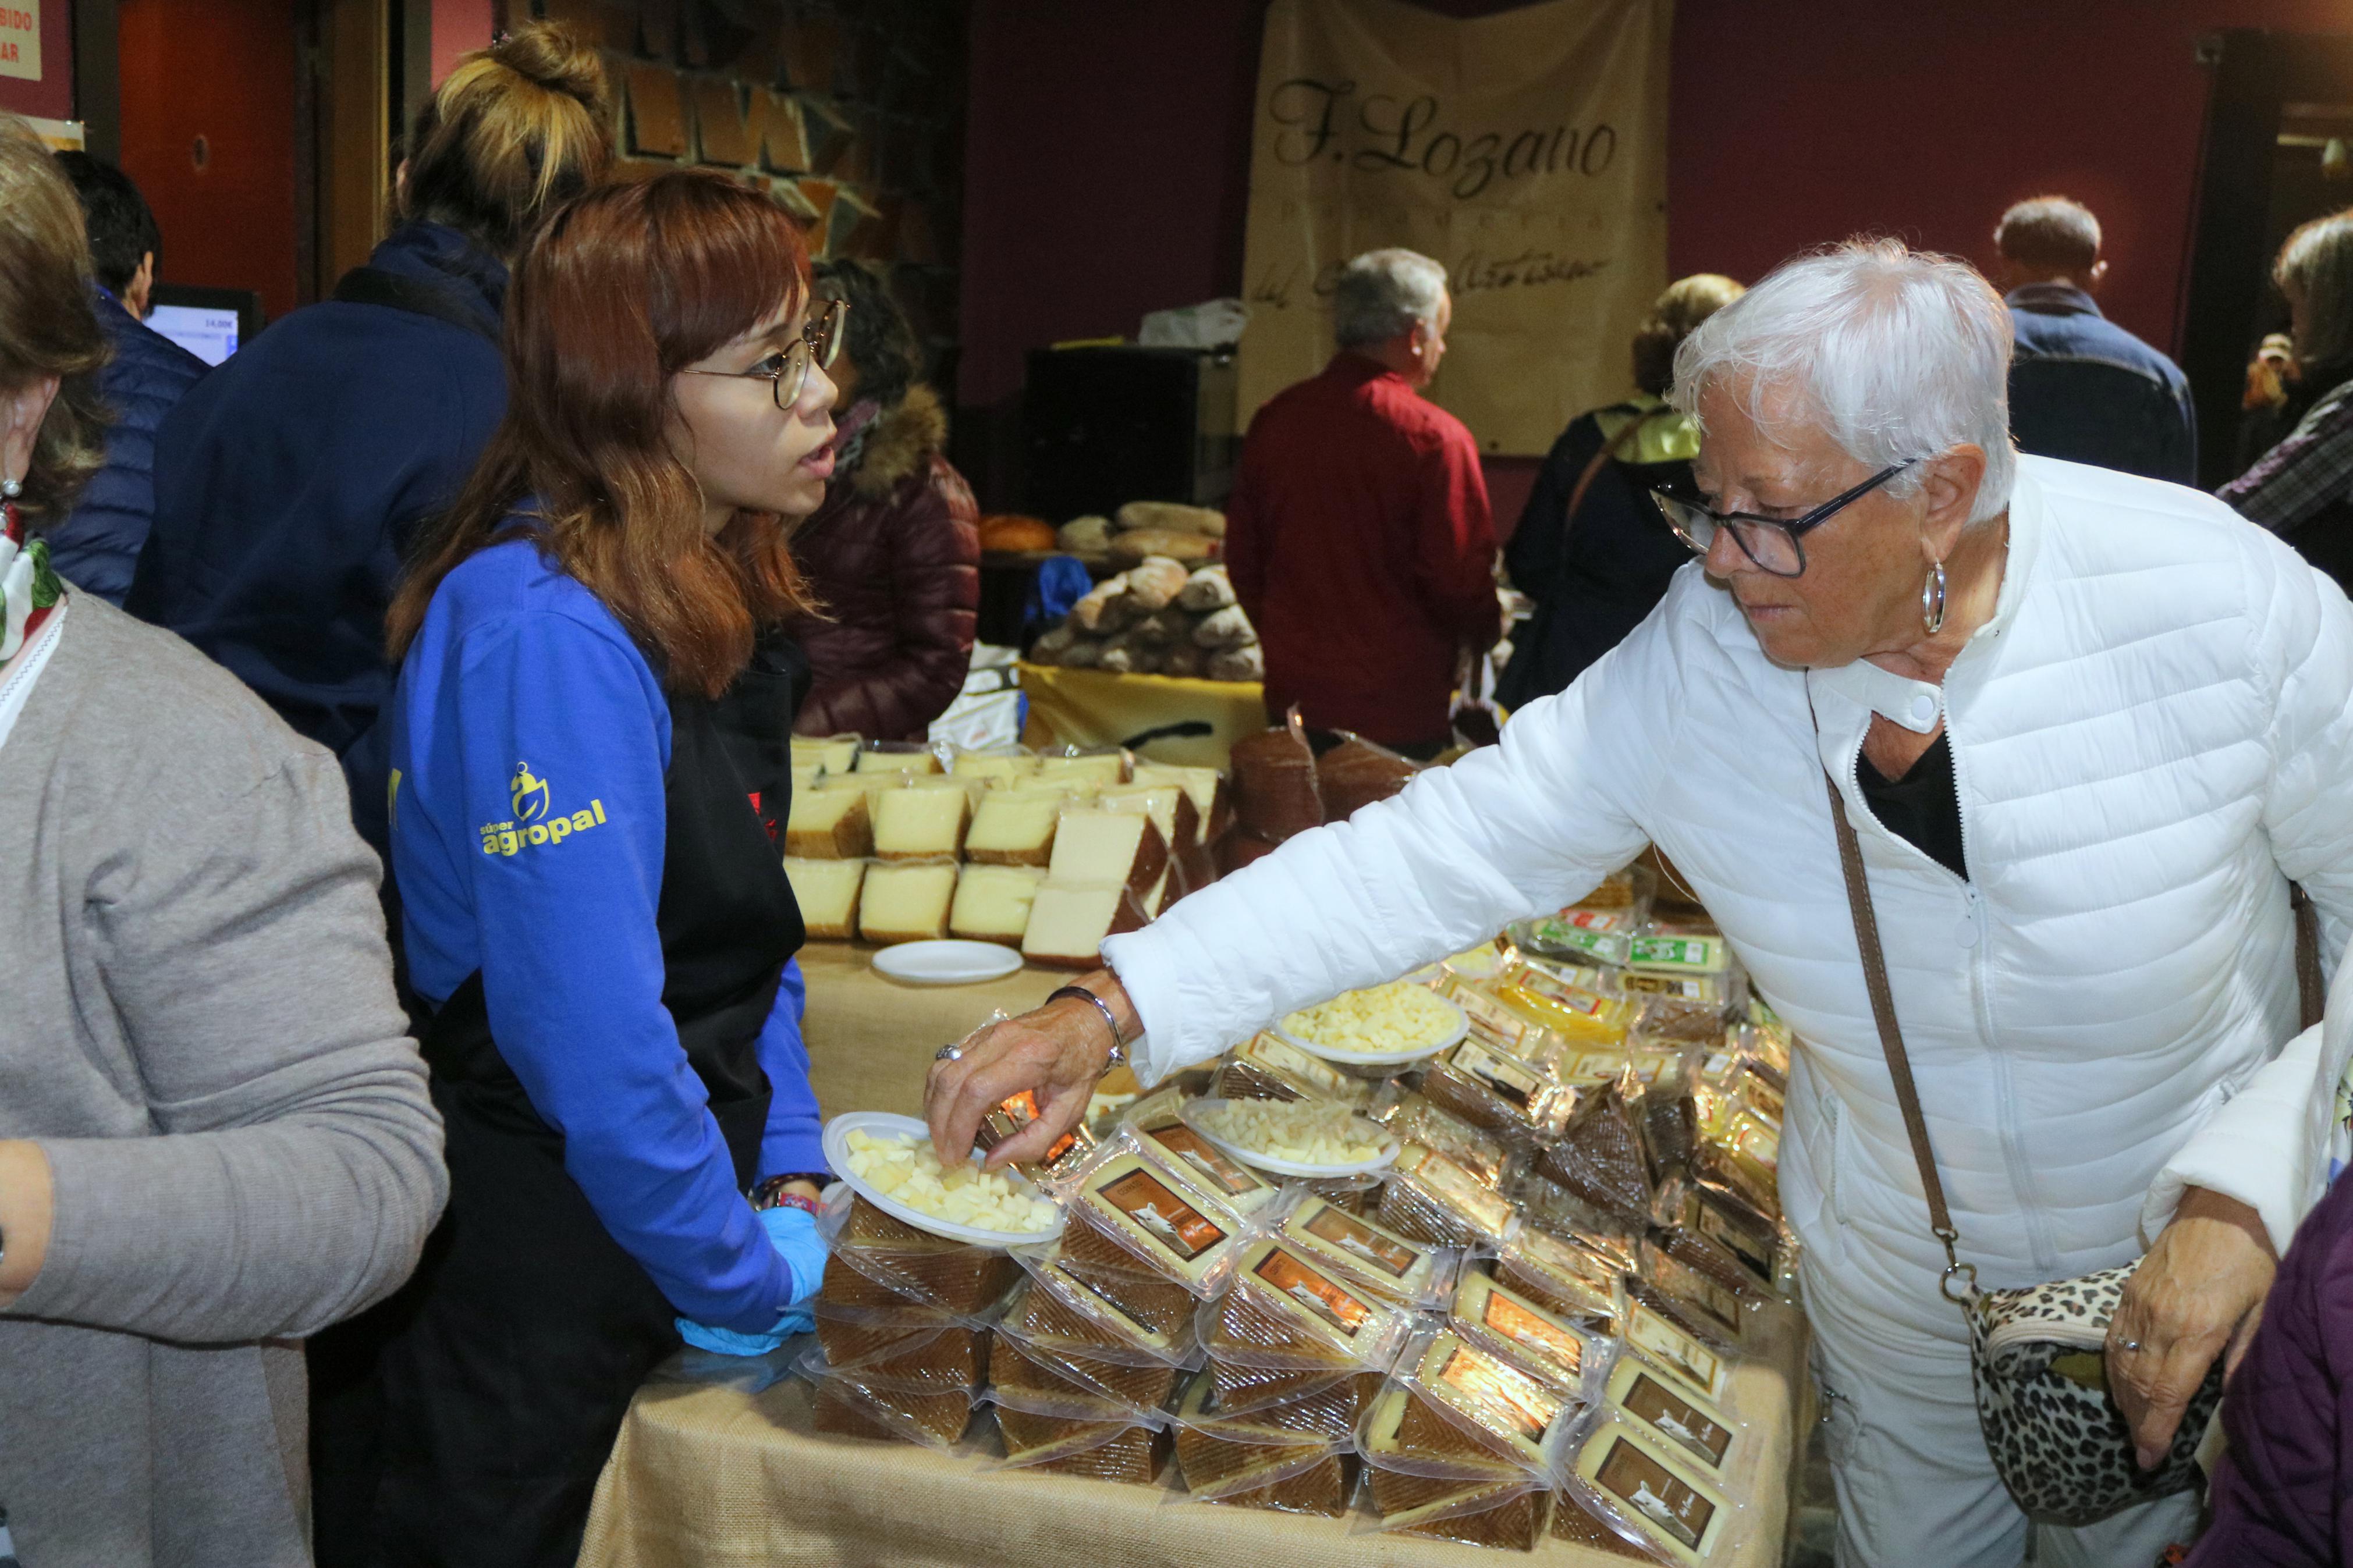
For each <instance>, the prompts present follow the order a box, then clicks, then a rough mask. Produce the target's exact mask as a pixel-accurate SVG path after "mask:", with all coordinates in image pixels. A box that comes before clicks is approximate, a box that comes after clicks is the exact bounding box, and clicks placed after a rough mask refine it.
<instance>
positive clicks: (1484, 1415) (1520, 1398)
mask: <svg viewBox="0 0 2353 1568" xmlns="http://www.w3.org/2000/svg"><path fill="white" fill-rule="evenodd" d="M1415 1381H1416V1383H1417V1384H1419V1388H1420V1391H1421V1393H1422V1394H1423V1396H1424V1397H1426V1398H1432V1399H1436V1400H1438V1401H1440V1403H1442V1404H1444V1405H1447V1406H1448V1407H1449V1408H1451V1409H1452V1410H1453V1411H1454V1412H1455V1413H1456V1414H1457V1415H1461V1416H1462V1417H1464V1418H1465V1419H1466V1420H1468V1421H1469V1422H1471V1424H1472V1425H1473V1426H1477V1427H1478V1428H1480V1429H1481V1430H1482V1431H1484V1432H1487V1433H1489V1434H1491V1435H1493V1436H1496V1437H1499V1438H1501V1439H1502V1440H1503V1441H1504V1446H1505V1447H1507V1448H1509V1449H1510V1451H1511V1452H1512V1453H1514V1455H1515V1456H1517V1457H1518V1458H1520V1459H1521V1461H1522V1462H1524V1463H1525V1464H1529V1465H1535V1466H1541V1465H1542V1464H1543V1463H1544V1459H1545V1454H1544V1442H1545V1435H1546V1433H1547V1432H1548V1431H1550V1430H1551V1429H1552V1426H1553V1424H1554V1422H1556V1421H1557V1420H1558V1419H1559V1418H1560V1416H1561V1414H1562V1412H1563V1411H1564V1410H1567V1409H1569V1408H1570V1405H1569V1401H1568V1400H1567V1396H1565V1395H1564V1394H1561V1393H1560V1392H1559V1391H1558V1390H1556V1389H1555V1388H1554V1387H1552V1386H1551V1385H1550V1384H1546V1382H1545V1381H1544V1380H1542V1379H1541V1378H1538V1377H1537V1376H1535V1374H1534V1373H1530V1372H1528V1371H1527V1370H1526V1369H1525V1368H1523V1367H1518V1366H1514V1365H1513V1364H1512V1363H1510V1362H1507V1361H1505V1360H1504V1358H1503V1357H1502V1356H1499V1355H1496V1354H1493V1353H1492V1352H1487V1351H1483V1350H1481V1349H1480V1348H1479V1347H1478V1346H1476V1345H1473V1344H1469V1343H1467V1342H1464V1341H1463V1339H1462V1338H1461V1335H1459V1334H1456V1333H1454V1332H1453V1331H1451V1330H1450V1331H1443V1332H1441V1333H1440V1334H1439V1335H1438V1337H1437V1338H1436V1339H1435V1340H1433V1341H1432V1342H1430V1348H1429V1350H1428V1351H1426V1352H1423V1355H1422V1359H1421V1363H1420V1366H1419V1368H1418V1369H1417V1371H1416V1373H1415Z"/></svg>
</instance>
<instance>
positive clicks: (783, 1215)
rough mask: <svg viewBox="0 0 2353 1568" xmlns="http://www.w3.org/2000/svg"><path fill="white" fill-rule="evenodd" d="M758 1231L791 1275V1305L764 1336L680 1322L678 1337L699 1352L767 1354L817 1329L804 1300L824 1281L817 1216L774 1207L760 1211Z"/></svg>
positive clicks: (813, 1293) (805, 1210) (823, 1242)
mask: <svg viewBox="0 0 2353 1568" xmlns="http://www.w3.org/2000/svg"><path fill="white" fill-rule="evenodd" d="M758 1217H759V1221H760V1228H761V1229H763V1230H765V1231H766V1232H767V1233H768V1245H769V1246H771V1247H775V1248H776V1252H777V1254H778V1255H779V1256H780V1257H782V1258H784V1260H785V1267H786V1268H787V1269H789V1270H791V1271H792V1276H793V1304H792V1305H791V1306H790V1307H788V1308H786V1310H785V1314H784V1316H783V1317H781V1318H778V1319H777V1320H776V1327H775V1328H773V1329H770V1330H769V1331H767V1332H766V1333H765V1334H746V1333H740V1332H738V1331H735V1330H733V1329H717V1328H713V1327H712V1326H711V1325H710V1324H709V1323H698V1322H695V1321H693V1320H691V1319H689V1318H681V1319H679V1320H678V1331H679V1334H680V1337H681V1338H682V1339H684V1340H685V1341H686V1342H687V1343H688V1344H691V1345H692V1346H694V1347H695V1348H696V1349H697V1350H706V1351H715V1352H718V1353H719V1354H721V1355H766V1354H767V1353H768V1352H770V1351H772V1350H775V1349H776V1347H777V1346H778V1345H780V1344H783V1343H784V1342H785V1341H786V1339H787V1338H789V1337H790V1336H792V1335H794V1334H805V1333H807V1332H809V1331H811V1330H812V1329H814V1328H816V1327H817V1319H816V1317H815V1315H814V1314H812V1313H811V1312H810V1310H809V1309H808V1302H809V1300H810V1299H811V1298H812V1297H814V1296H815V1295H816V1294H817V1292H818V1286H819V1285H821V1284H823V1283H824V1282H825V1238H824V1237H821V1236H819V1235H818V1230H817V1216H816V1215H812V1214H810V1213H809V1212H808V1211H807V1209H797V1208H790V1207H785V1208H773V1209H762V1210H761V1211H760V1213H759V1216H758Z"/></svg>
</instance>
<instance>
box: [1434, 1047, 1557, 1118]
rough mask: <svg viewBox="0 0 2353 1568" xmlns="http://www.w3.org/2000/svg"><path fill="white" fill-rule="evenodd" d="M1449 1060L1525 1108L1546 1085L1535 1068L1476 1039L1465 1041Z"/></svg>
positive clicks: (1516, 1104) (1512, 1102)
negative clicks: (1489, 1047)
mask: <svg viewBox="0 0 2353 1568" xmlns="http://www.w3.org/2000/svg"><path fill="white" fill-rule="evenodd" d="M1447 1059H1448V1060H1449V1061H1450V1062H1451V1063H1452V1064H1453V1065H1454V1066H1455V1067H1457V1068H1460V1069H1461V1070H1462V1071H1464V1072H1466V1073H1469V1074H1470V1075H1471V1076H1472V1078H1474V1079H1478V1080H1479V1081H1480V1082H1481V1083H1483V1084H1485V1085H1486V1086H1487V1087H1488V1088H1489V1089H1493V1091H1494V1092H1495V1093H1496V1094H1498V1095H1501V1096H1502V1097H1503V1098H1504V1100H1508V1101H1509V1102H1510V1103H1511V1104H1513V1105H1514V1106H1516V1107H1518V1108H1519V1109H1520V1110H1527V1109H1528V1108H1529V1107H1530V1106H1531V1105H1533V1104H1534V1103H1535V1098H1536V1096H1537V1095H1539V1094H1541V1093H1543V1092H1544V1090H1545V1089H1546V1082H1545V1079H1543V1078H1542V1077H1540V1076H1539V1075H1538V1074H1537V1073H1536V1072H1535V1070H1534V1069H1533V1068H1529V1067H1526V1066H1525V1065H1524V1064H1522V1063H1520V1062H1518V1061H1515V1060H1514V1059H1513V1058H1510V1057H1507V1056H1504V1055H1502V1054H1501V1053H1499V1052H1496V1051H1493V1050H1490V1049H1488V1048H1487V1047H1485V1046H1484V1045H1482V1044H1481V1043H1480V1042H1479V1041H1477V1040H1465V1041H1463V1042H1462V1043H1461V1045H1459V1046H1457V1047H1454V1054H1453V1055H1452V1056H1451V1057H1450V1058H1447Z"/></svg>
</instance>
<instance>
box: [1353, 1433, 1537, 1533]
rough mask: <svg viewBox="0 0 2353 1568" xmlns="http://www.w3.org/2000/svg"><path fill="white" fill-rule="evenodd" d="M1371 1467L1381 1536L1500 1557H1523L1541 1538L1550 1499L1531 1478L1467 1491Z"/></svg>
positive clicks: (1451, 1482) (1455, 1483)
mask: <svg viewBox="0 0 2353 1568" xmlns="http://www.w3.org/2000/svg"><path fill="white" fill-rule="evenodd" d="M1377 1452H1378V1451H1377V1450H1376V1453H1377ZM1371 1463H1372V1476H1373V1485H1372V1492H1373V1509H1374V1510H1375V1511H1376V1512H1377V1513H1378V1514H1379V1515H1380V1516H1381V1528H1382V1529H1383V1530H1385V1531H1401V1532H1403V1533H1405V1534H1407V1535H1427V1536H1430V1537H1432V1538H1434V1539H1436V1540H1440V1541H1460V1542H1463V1543H1464V1544H1466V1545H1470V1546H1491V1547H1496V1548H1499V1549H1501V1550H1503V1551H1505V1552H1527V1551H1530V1550H1533V1549H1534V1547H1535V1543H1536V1542H1539V1541H1541V1540H1543V1539H1544V1533H1545V1528H1546V1524H1547V1522H1548V1521H1550V1519H1551V1515H1552V1494H1551V1493H1550V1492H1549V1491H1546V1490H1545V1489H1542V1488H1540V1487H1538V1486H1537V1485H1536V1484H1535V1481H1534V1480H1533V1479H1528V1480H1509V1481H1490V1482H1479V1483H1474V1484H1471V1485H1467V1486H1466V1485H1465V1484H1464V1483H1463V1482H1462V1481H1461V1480H1460V1479H1455V1478H1451V1477H1446V1476H1422V1475H1415V1474H1413V1473H1412V1472H1411V1471H1408V1470H1389V1469H1383V1468H1380V1461H1379V1459H1378V1458H1372V1459H1371Z"/></svg>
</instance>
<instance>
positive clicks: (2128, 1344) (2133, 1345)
mask: <svg viewBox="0 0 2353 1568" xmlns="http://www.w3.org/2000/svg"><path fill="white" fill-rule="evenodd" d="M2116 1349H2118V1350H2120V1351H2129V1352H2132V1353H2134V1354H2136V1355H2137V1354H2139V1353H2140V1352H2142V1351H2143V1350H2146V1349H2147V1346H2146V1345H2143V1344H2142V1343H2141V1342H2139V1341H2138V1340H2118V1341H2117V1342H2116Z"/></svg>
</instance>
